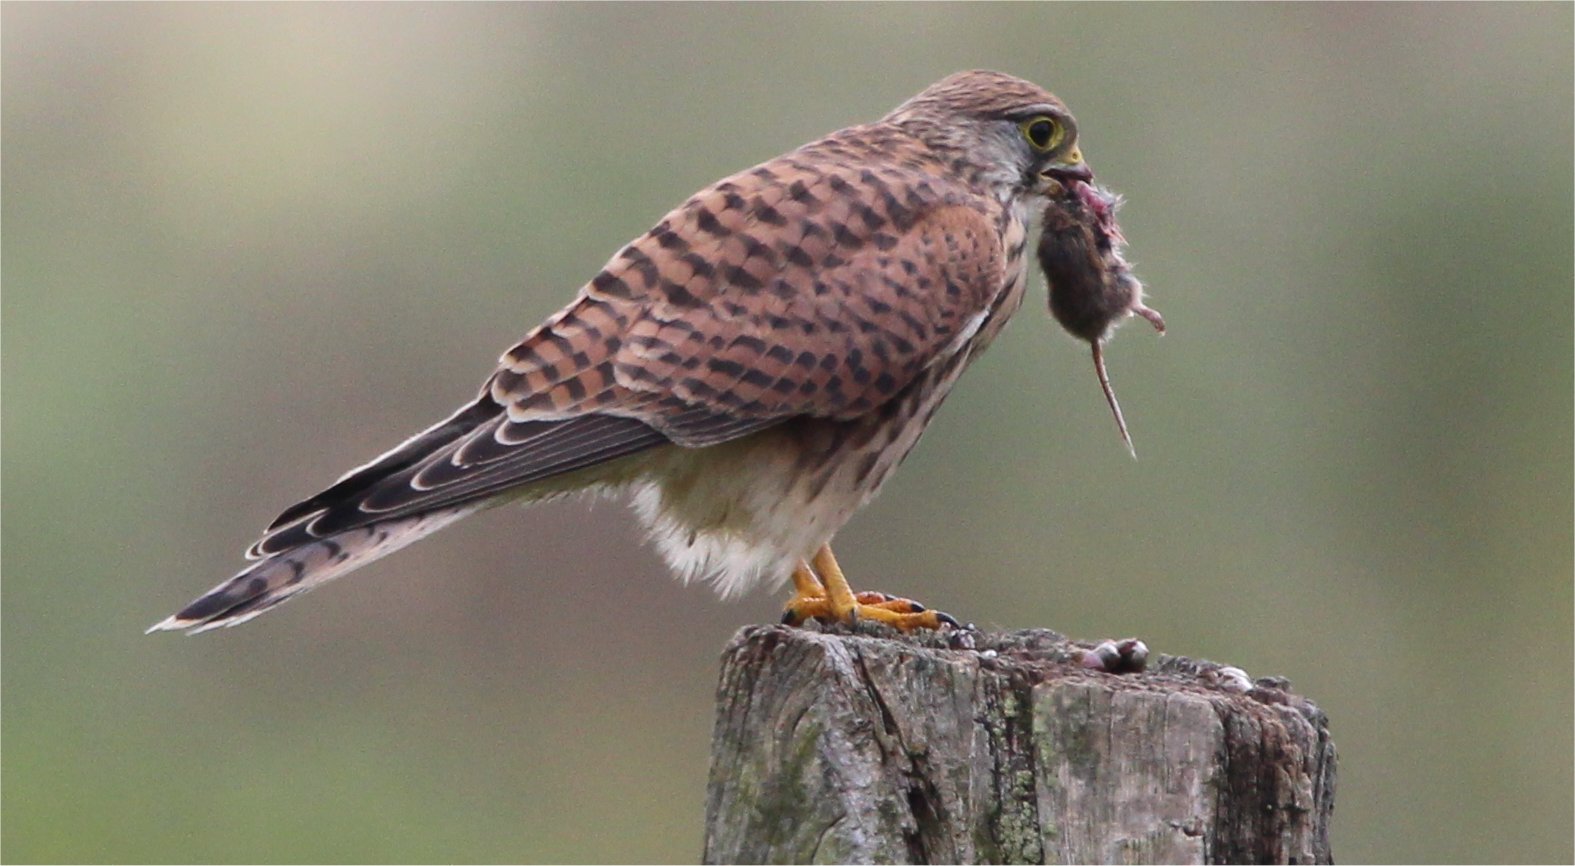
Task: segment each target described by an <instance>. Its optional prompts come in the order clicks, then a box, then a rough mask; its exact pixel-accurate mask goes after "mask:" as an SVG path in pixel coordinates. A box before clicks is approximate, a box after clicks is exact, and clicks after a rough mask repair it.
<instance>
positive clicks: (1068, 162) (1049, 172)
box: [1039, 147, 1094, 192]
mask: <svg viewBox="0 0 1575 866" xmlns="http://www.w3.org/2000/svg"><path fill="white" fill-rule="evenodd" d="M1039 176H1040V177H1042V178H1044V179H1045V180H1046V181H1047V183H1046V184H1045V186H1047V187H1049V188H1050V189H1051V191H1052V192H1054V191H1057V190H1056V187H1057V186H1059V187H1062V188H1066V187H1070V186H1071V185H1072V181H1077V180H1080V181H1082V182H1083V183H1088V182H1089V181H1091V180H1093V179H1094V170H1093V169H1091V168H1089V167H1088V163H1086V162H1084V161H1083V151H1082V150H1081V149H1079V148H1077V147H1073V148H1072V149H1071V150H1070V151H1068V152H1067V154H1066V156H1065V157H1064V158H1062V159H1059V160H1056V161H1055V162H1052V163H1049V164H1047V165H1046V166H1045V167H1044V168H1043V169H1041V170H1040V171H1039Z"/></svg>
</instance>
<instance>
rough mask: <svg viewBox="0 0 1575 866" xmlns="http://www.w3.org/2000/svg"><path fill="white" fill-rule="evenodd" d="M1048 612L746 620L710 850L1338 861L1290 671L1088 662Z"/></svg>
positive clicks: (841, 855) (1315, 717)
mask: <svg viewBox="0 0 1575 866" xmlns="http://www.w3.org/2000/svg"><path fill="white" fill-rule="evenodd" d="M1090 646H1091V645H1088V644H1082V643H1078V642H1074V641H1068V640H1066V639H1065V638H1063V637H1062V636H1060V635H1058V634H1055V633H1054V632H1050V631H1045V630H1034V631H1023V632H1011V633H1004V634H982V633H978V632H960V633H958V632H954V633H942V634H924V635H916V636H913V635H905V636H898V635H895V634H894V633H891V632H888V631H886V630H884V629H883V628H880V627H876V626H860V627H858V628H855V629H852V630H847V629H834V630H829V631H827V632H824V633H822V632H816V631H811V630H806V629H793V628H786V627H780V626H772V627H750V628H745V629H743V630H741V631H740V632H739V633H738V634H737V635H736V636H735V637H734V639H733V641H732V642H731V643H730V644H729V646H728V648H727V650H726V652H725V653H724V655H723V663H722V675H721V680H720V683H719V685H718V688H717V716H716V729H715V734H714V738H713V745H712V758H711V774H710V785H709V791H708V797H707V806H706V832H705V850H704V855H703V856H704V859H705V861H706V862H712V863H717V862H743V863H754V862H771V863H833V862H838V863H845V862H875V863H987V862H988V863H1031V862H1128V863H1139V862H1178V863H1223V862H1232V863H1237V862H1279V863H1312V862H1331V854H1330V850H1329V836H1328V828H1329V819H1330V816H1331V813H1332V811H1333V805H1334V778H1335V753H1334V745H1333V742H1332V741H1331V740H1330V738H1329V733H1328V726H1327V720H1326V718H1325V717H1324V715H1323V713H1322V712H1320V711H1319V710H1318V709H1317V708H1316V707H1315V706H1314V705H1313V704H1312V703H1311V702H1309V701H1307V700H1306V699H1305V698H1302V697H1300V696H1297V695H1295V694H1294V693H1292V692H1291V691H1290V690H1289V687H1288V683H1286V682H1285V681H1283V680H1276V679H1261V680H1257V681H1255V682H1254V681H1250V680H1247V679H1246V678H1245V676H1244V675H1242V674H1241V673H1240V672H1239V671H1236V670H1234V669H1230V668H1223V667H1221V666H1219V665H1214V664H1212V663H1209V662H1197V661H1192V660H1190V659H1184V658H1172V657H1159V658H1158V659H1157V660H1156V661H1154V662H1153V663H1151V664H1150V665H1149V669H1148V670H1147V671H1145V672H1142V673H1129V674H1120V675H1115V674H1108V673H1103V672H1099V671H1096V670H1090V669H1088V668H1087V667H1084V666H1083V664H1082V660H1083V658H1084V654H1085V653H1086V652H1087V651H1088V650H1089V649H1090Z"/></svg>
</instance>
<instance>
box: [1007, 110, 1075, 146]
mask: <svg viewBox="0 0 1575 866" xmlns="http://www.w3.org/2000/svg"><path fill="white" fill-rule="evenodd" d="M1017 128H1018V129H1020V130H1022V133H1023V138H1024V139H1025V140H1026V141H1027V142H1028V146H1029V147H1031V148H1033V149H1034V150H1036V151H1038V152H1040V153H1049V152H1050V151H1052V150H1055V149H1056V148H1057V147H1060V146H1061V142H1062V140H1063V139H1065V138H1066V126H1065V125H1063V124H1062V123H1061V121H1059V120H1056V119H1055V118H1053V117H1050V116H1049V115H1044V114H1041V115H1039V116H1038V117H1030V118H1028V119H1027V120H1025V121H1023V122H1022V123H1019V124H1018V125H1017Z"/></svg>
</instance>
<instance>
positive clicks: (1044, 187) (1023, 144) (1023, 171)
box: [886, 70, 1094, 201]
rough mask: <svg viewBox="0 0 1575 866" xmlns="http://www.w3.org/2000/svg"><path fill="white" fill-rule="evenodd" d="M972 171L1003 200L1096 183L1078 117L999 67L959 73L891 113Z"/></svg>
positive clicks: (1060, 192)
mask: <svg viewBox="0 0 1575 866" xmlns="http://www.w3.org/2000/svg"><path fill="white" fill-rule="evenodd" d="M886 120H887V122H891V123H895V124H897V125H899V126H901V127H903V128H904V129H905V130H907V131H908V132H909V133H911V134H912V135H914V136H916V137H918V138H919V139H920V140H922V141H924V142H925V143H926V144H928V145H929V146H930V147H931V148H932V149H934V150H936V151H937V152H940V153H943V154H945V155H946V156H947V157H948V158H949V159H952V160H954V161H955V162H956V163H957V164H958V167H960V168H962V169H964V170H965V171H967V172H969V174H970V175H971V178H970V179H971V180H972V181H974V182H976V183H979V184H981V185H983V186H986V187H988V188H990V189H992V190H994V191H995V192H996V193H997V195H998V196H999V197H1000V198H1001V199H1002V200H1003V201H1025V200H1028V199H1046V198H1055V197H1061V196H1065V195H1070V194H1074V193H1075V192H1076V190H1077V188H1078V187H1077V185H1078V184H1080V183H1081V184H1086V183H1087V182H1088V181H1090V180H1093V177H1094V172H1093V169H1091V168H1089V167H1088V164H1087V163H1086V162H1084V161H1083V152H1082V149H1081V148H1080V147H1079V145H1078V140H1077V121H1076V120H1074V119H1073V118H1072V114H1071V112H1069V111H1067V109H1066V106H1065V105H1064V104H1062V102H1061V100H1059V99H1057V98H1056V97H1055V96H1054V95H1053V94H1051V93H1050V92H1049V91H1047V90H1045V89H1044V88H1042V87H1040V86H1039V85H1037V84H1033V83H1031V82H1028V81H1024V80H1022V79H1020V78H1014V77H1012V76H1010V75H1006V74H1003V73H1000V72H989V71H984V70H974V71H971V72H959V73H957V74H955V75H951V76H948V77H946V78H944V79H942V80H940V81H938V82H936V83H935V84H932V85H930V86H929V87H928V88H926V89H925V90H924V92H922V93H920V94H919V95H918V96H915V97H913V98H912V99H910V100H908V101H907V102H904V103H903V104H902V105H900V106H898V107H897V109H896V110H895V111H893V112H892V113H891V114H889V115H887V117H886Z"/></svg>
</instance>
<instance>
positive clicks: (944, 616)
mask: <svg viewBox="0 0 1575 866" xmlns="http://www.w3.org/2000/svg"><path fill="white" fill-rule="evenodd" d="M921 610H922V608H921ZM935 618H936V619H937V620H939V621H940V622H941V623H942V624H944V625H949V626H951V627H952V628H962V623H960V622H958V621H957V618H956V617H954V616H952V615H951V614H949V613H941V612H940V611H936V612H935Z"/></svg>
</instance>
